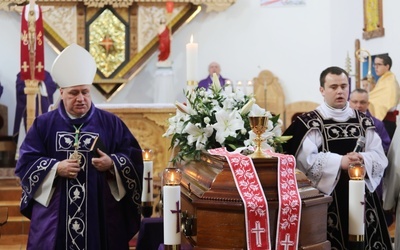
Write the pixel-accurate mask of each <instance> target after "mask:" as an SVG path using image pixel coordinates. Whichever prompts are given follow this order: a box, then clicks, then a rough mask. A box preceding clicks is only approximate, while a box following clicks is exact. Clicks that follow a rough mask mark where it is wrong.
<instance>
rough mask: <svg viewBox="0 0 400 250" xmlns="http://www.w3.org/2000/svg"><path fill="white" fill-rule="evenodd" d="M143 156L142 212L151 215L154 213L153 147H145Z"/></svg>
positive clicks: (144, 214) (147, 215) (145, 215)
mask: <svg viewBox="0 0 400 250" xmlns="http://www.w3.org/2000/svg"><path fill="white" fill-rule="evenodd" d="M142 156H143V188H142V214H143V216H144V217H150V216H151V214H152V213H153V200H154V198H153V161H152V159H153V153H152V151H151V149H144V150H143V151H142Z"/></svg>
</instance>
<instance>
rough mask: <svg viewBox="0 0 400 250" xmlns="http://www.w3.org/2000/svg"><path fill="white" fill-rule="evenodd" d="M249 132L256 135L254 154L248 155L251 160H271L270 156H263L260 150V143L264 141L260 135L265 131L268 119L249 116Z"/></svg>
mask: <svg viewBox="0 0 400 250" xmlns="http://www.w3.org/2000/svg"><path fill="white" fill-rule="evenodd" d="M249 121H250V127H251V130H252V131H253V132H254V133H255V134H256V138H255V139H254V142H255V144H256V150H255V151H254V153H252V154H251V155H249V156H250V157H251V158H253V159H255V158H271V156H269V155H267V154H265V153H264V152H263V151H262V150H261V143H262V142H263V141H265V139H264V138H262V137H261V135H262V134H263V133H264V132H265V130H267V127H268V117H267V116H249Z"/></svg>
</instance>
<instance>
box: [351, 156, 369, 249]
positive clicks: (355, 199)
mask: <svg viewBox="0 0 400 250" xmlns="http://www.w3.org/2000/svg"><path fill="white" fill-rule="evenodd" d="M348 173H349V176H350V181H349V246H350V249H356V250H357V249H364V211H365V210H364V209H365V208H364V206H365V205H364V203H365V201H364V196H365V181H364V177H365V168H364V165H363V164H361V163H357V164H351V165H350V166H349V169H348Z"/></svg>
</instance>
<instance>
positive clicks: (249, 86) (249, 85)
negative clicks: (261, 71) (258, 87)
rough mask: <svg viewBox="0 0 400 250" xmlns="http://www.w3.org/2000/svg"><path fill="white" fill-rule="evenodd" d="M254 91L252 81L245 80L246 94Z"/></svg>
mask: <svg viewBox="0 0 400 250" xmlns="http://www.w3.org/2000/svg"><path fill="white" fill-rule="evenodd" d="M253 93H254V85H253V82H252V81H247V85H246V95H252V94H253Z"/></svg>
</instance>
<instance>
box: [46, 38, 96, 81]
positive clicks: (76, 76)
mask: <svg viewBox="0 0 400 250" xmlns="http://www.w3.org/2000/svg"><path fill="white" fill-rule="evenodd" d="M96 70H97V67H96V62H95V61H94V58H93V57H92V55H91V54H90V53H89V52H88V51H87V50H86V49H84V48H82V47H81V46H79V45H77V44H76V43H73V44H71V45H69V46H68V47H66V48H65V49H64V50H63V51H62V52H61V53H60V54H59V55H58V56H57V58H56V60H55V61H54V63H53V66H52V68H51V76H52V77H53V79H54V81H55V82H56V83H57V84H58V86H59V87H60V88H69V87H73V86H78V85H90V84H92V83H93V80H94V77H95V75H96Z"/></svg>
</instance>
